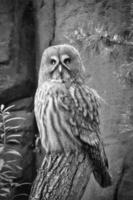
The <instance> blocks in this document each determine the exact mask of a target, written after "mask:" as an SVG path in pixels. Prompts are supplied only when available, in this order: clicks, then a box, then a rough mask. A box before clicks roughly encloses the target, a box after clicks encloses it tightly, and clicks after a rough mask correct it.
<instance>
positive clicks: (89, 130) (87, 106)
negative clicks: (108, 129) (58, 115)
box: [70, 85, 111, 187]
mask: <svg viewBox="0 0 133 200" xmlns="http://www.w3.org/2000/svg"><path fill="white" fill-rule="evenodd" d="M70 93H71V95H72V97H73V99H74V102H75V105H76V109H75V112H74V115H73V119H75V123H76V128H77V129H78V135H77V136H76V137H77V138H78V139H79V140H80V142H81V143H82V144H83V147H84V148H85V149H86V150H87V152H88V155H89V159H90V160H91V162H92V167H93V174H94V176H95V178H96V180H97V181H98V183H99V184H100V185H101V186H102V187H107V186H109V185H111V176H110V174H109V172H108V160H107V157H106V154H105V150H104V146H103V142H102V140H101V136H100V128H99V125H100V121H99V112H98V110H99V106H100V104H99V98H100V97H99V96H98V95H97V93H96V92H95V91H94V90H91V89H90V88H88V87H87V86H84V85H83V86H79V85H74V86H72V87H71V89H70Z"/></svg>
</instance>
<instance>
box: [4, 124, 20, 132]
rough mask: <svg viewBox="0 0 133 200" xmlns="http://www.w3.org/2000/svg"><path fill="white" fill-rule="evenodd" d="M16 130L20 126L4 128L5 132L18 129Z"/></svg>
mask: <svg viewBox="0 0 133 200" xmlns="http://www.w3.org/2000/svg"><path fill="white" fill-rule="evenodd" d="M18 128H20V125H18V126H13V127H11V126H6V127H5V130H6V131H9V130H13V129H18Z"/></svg>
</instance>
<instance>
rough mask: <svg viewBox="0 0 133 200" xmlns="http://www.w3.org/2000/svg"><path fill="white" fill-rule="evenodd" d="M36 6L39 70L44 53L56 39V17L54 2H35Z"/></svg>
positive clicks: (42, 0) (41, 0)
mask: <svg viewBox="0 0 133 200" xmlns="http://www.w3.org/2000/svg"><path fill="white" fill-rule="evenodd" d="M34 6H35V10H36V19H37V27H38V28H37V61H36V62H37V64H36V65H37V70H38V69H39V66H40V60H41V56H42V53H43V51H44V49H45V48H47V47H48V46H49V45H50V44H51V42H52V39H53V37H54V27H55V16H54V14H55V13H54V6H55V5H54V0H50V1H47V0H35V1H34Z"/></svg>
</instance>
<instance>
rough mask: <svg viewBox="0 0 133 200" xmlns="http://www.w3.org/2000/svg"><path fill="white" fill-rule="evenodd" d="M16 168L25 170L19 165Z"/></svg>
mask: <svg viewBox="0 0 133 200" xmlns="http://www.w3.org/2000/svg"><path fill="white" fill-rule="evenodd" d="M15 167H16V168H17V169H20V170H22V169H23V168H22V167H21V166H19V165H15Z"/></svg>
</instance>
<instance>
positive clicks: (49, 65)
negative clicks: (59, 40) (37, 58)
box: [39, 44, 84, 84]
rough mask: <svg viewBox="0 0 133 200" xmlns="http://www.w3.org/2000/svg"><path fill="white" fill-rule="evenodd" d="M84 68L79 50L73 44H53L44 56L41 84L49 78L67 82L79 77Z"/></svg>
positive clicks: (40, 77) (40, 76)
mask: <svg viewBox="0 0 133 200" xmlns="http://www.w3.org/2000/svg"><path fill="white" fill-rule="evenodd" d="M83 70H84V69H83V65H82V62H81V58H80V55H79V52H78V51H77V50H76V49H75V48H74V47H73V46H71V45H66V44H63V45H56V46H51V47H49V48H47V49H46V50H45V51H44V53H43V56H42V61H41V66H40V72H39V84H42V83H43V82H44V81H47V80H52V81H58V82H63V83H65V82H68V81H70V80H73V79H76V78H77V77H79V75H80V74H81V73H82V71H83Z"/></svg>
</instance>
